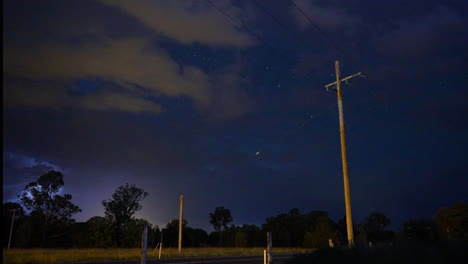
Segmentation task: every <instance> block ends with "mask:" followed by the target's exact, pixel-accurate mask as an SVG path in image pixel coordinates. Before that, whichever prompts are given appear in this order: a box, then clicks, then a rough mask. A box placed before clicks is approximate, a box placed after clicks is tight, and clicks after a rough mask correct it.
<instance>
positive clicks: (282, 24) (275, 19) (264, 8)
mask: <svg viewBox="0 0 468 264" xmlns="http://www.w3.org/2000/svg"><path fill="white" fill-rule="evenodd" d="M252 2H253V3H254V4H255V5H256V6H257V7H258V8H259V9H260V10H262V11H263V12H264V13H266V14H267V15H269V16H270V17H271V18H273V20H274V21H275V22H276V23H277V24H278V25H280V26H281V27H283V29H285V30H286V32H288V33H289V32H290V31H289V27H288V26H286V25H285V24H284V23H282V22H281V21H280V20H279V19H278V18H277V17H276V16H275V15H273V14H272V13H271V12H270V11H269V10H268V9H267V8H266V7H265V6H263V5H260V4H259V3H258V2H257V1H256V0H252ZM291 34H293V33H291ZM293 35H294V38H295V39H296V40H297V39H298V37H297V34H293ZM298 42H299V43H301V44H303V42H302V41H298ZM303 46H304V45H303ZM304 47H305V46H304ZM305 48H307V47H305ZM319 58H320V59H322V60H323V62H324V63H328V62H327V60H326V59H327V58H324V57H323V56H322V55H320V54H319Z"/></svg>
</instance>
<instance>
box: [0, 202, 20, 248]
mask: <svg viewBox="0 0 468 264" xmlns="http://www.w3.org/2000/svg"><path fill="white" fill-rule="evenodd" d="M13 210H15V219H13ZM23 218H24V209H23V207H21V205H20V204H17V203H12V202H7V203H4V204H3V247H4V248H6V247H7V246H8V241H9V238H10V232H11V233H12V234H11V240H12V241H11V246H13V245H14V242H15V233H16V231H17V230H18V226H19V224H20V222H19V221H18V220H22V219H23ZM12 221H13V230H11V223H12Z"/></svg>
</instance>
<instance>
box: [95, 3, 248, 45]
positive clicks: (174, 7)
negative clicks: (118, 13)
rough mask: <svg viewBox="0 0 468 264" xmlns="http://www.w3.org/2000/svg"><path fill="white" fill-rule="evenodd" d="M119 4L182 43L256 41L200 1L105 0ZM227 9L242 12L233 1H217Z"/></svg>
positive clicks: (154, 28)
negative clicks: (231, 2) (232, 3)
mask: <svg viewBox="0 0 468 264" xmlns="http://www.w3.org/2000/svg"><path fill="white" fill-rule="evenodd" d="M102 2H103V3H105V4H108V5H110V6H114V7H118V8H120V9H121V10H122V11H124V12H125V13H127V14H128V15H130V16H134V17H135V18H137V19H138V20H139V21H141V23H143V24H144V25H146V26H147V27H148V28H151V29H152V30H154V31H155V32H157V33H160V34H163V35H165V36H167V37H169V38H171V39H174V40H176V41H178V42H180V43H182V44H193V43H202V44H206V45H224V46H235V47H248V46H251V45H252V44H253V41H252V39H251V38H250V37H249V35H248V34H247V33H243V32H240V31H239V30H238V29H237V28H236V26H238V25H236V24H235V23H234V22H233V21H231V20H229V19H228V18H227V17H225V16H224V15H223V14H221V13H220V12H219V11H218V10H216V9H215V8H213V7H211V6H210V5H208V3H202V4H200V3H199V2H198V1H187V0H182V1H148V0H138V1H126V0H102ZM216 4H217V5H219V6H220V7H221V8H222V9H223V10H224V11H225V12H227V13H230V14H239V13H240V12H241V10H240V9H238V8H236V7H234V6H233V5H231V4H230V2H229V1H216Z"/></svg>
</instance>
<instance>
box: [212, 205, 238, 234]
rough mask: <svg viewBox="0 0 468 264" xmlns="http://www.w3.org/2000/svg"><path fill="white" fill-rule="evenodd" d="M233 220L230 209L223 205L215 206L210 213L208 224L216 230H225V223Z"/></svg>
mask: <svg viewBox="0 0 468 264" xmlns="http://www.w3.org/2000/svg"><path fill="white" fill-rule="evenodd" d="M232 221H233V218H232V216H231V211H230V210H229V209H225V208H224V206H220V207H216V209H215V211H214V212H213V213H210V224H212V225H213V228H214V229H215V230H216V231H218V232H219V231H221V230H226V229H227V225H228V224H229V223H231V222H232Z"/></svg>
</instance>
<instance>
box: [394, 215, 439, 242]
mask: <svg viewBox="0 0 468 264" xmlns="http://www.w3.org/2000/svg"><path fill="white" fill-rule="evenodd" d="M402 231H403V236H404V238H406V239H408V240H421V241H431V240H434V239H435V238H436V237H435V229H434V225H433V223H432V222H431V221H428V220H425V219H419V220H408V221H406V222H404V223H403V228H402Z"/></svg>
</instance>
